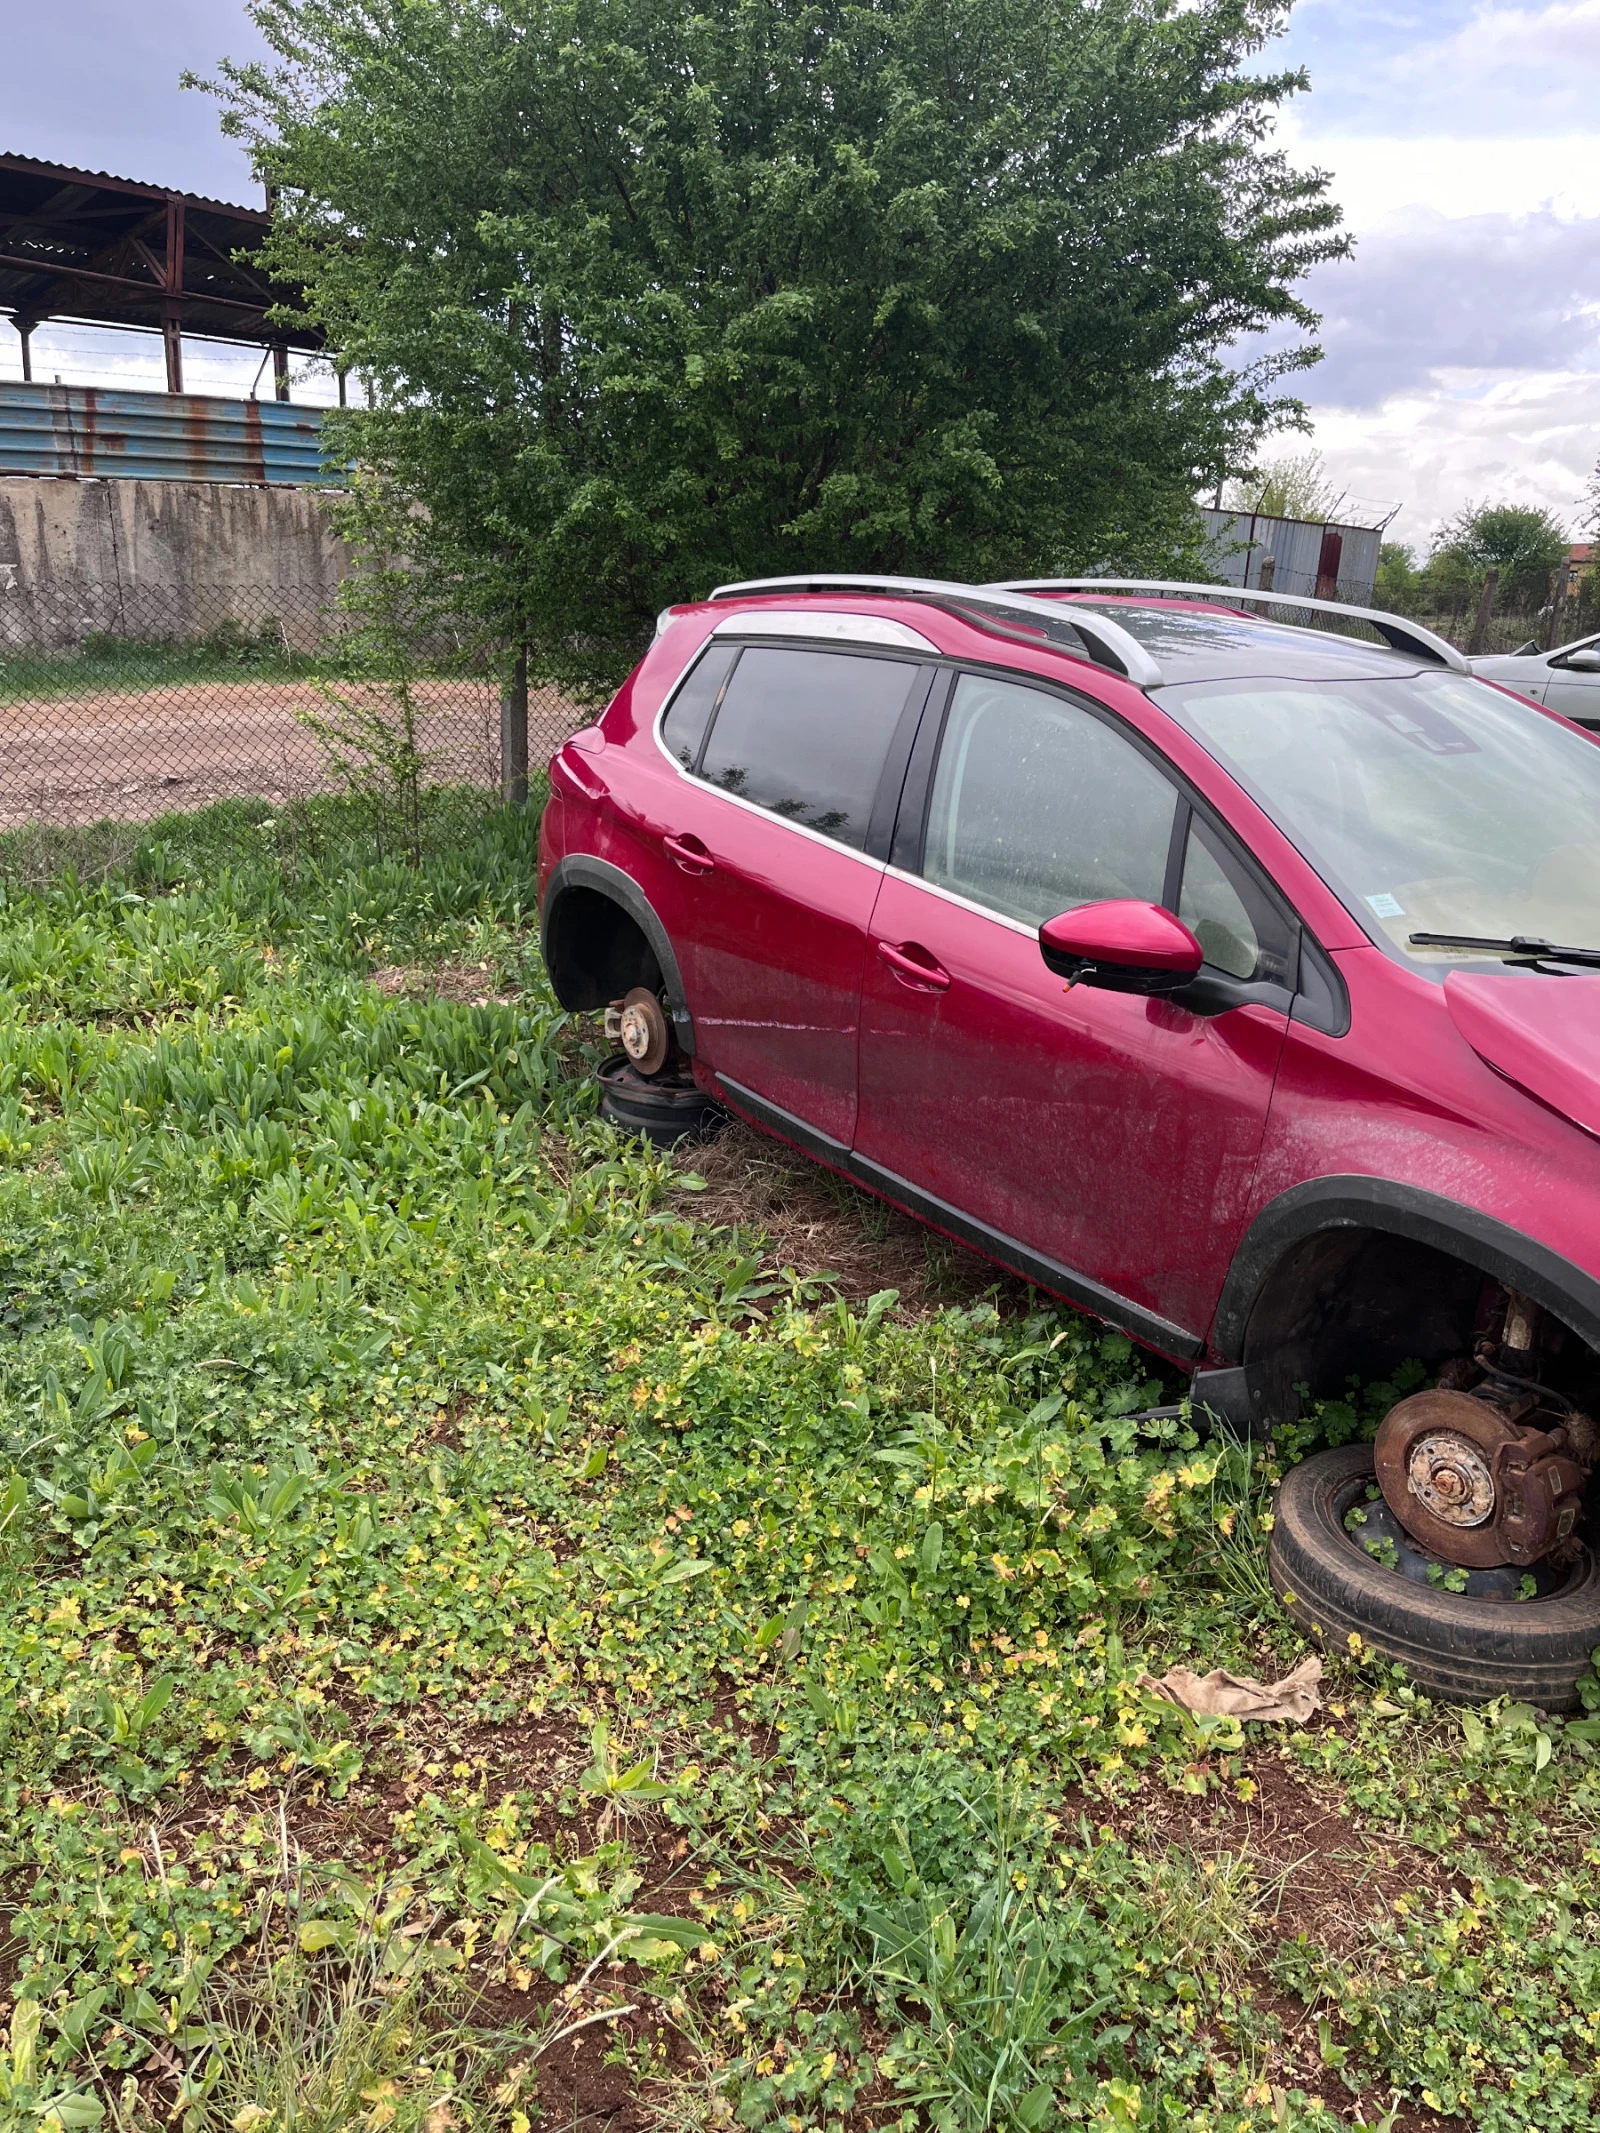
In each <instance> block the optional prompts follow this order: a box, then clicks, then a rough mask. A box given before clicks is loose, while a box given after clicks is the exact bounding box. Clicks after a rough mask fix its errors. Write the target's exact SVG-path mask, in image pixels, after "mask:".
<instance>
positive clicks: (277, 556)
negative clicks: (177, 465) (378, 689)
mask: <svg viewBox="0 0 1600 2133" xmlns="http://www.w3.org/2000/svg"><path fill="white" fill-rule="evenodd" d="M349 567H350V557H349V551H348V550H347V549H346V548H345V547H344V545H343V544H342V543H341V542H339V541H337V540H335V539H334V537H333V534H332V533H331V531H330V530H329V526H328V521H327V518H326V516H325V513H324V511H323V510H322V508H321V506H320V505H319V502H318V499H317V495H316V493H315V492H313V491H311V490H308V489H290V488H243V487H240V488H233V487H228V486H225V485H223V484H220V483H211V482H183V481H62V480H50V479H29V478H28V477H26V476H18V477H8V478H0V652H3V651H4V650H5V649H6V648H7V647H9V648H11V649H13V650H21V649H27V650H30V651H47V650H55V651H64V650H70V649H71V648H72V647H73V646H74V645H76V644H79V643H81V642H82V640H83V638H84V637H86V636H88V635H90V634H91V633H96V632H100V633H105V634H109V635H112V636H117V637H139V638H168V637H179V638H185V637H195V636H201V635H204V634H205V633H206V632H207V631H209V630H212V629H215V628H216V627H217V626H218V625H219V624H221V623H226V622H236V623H239V624H241V625H242V626H244V627H247V628H258V627H260V626H261V625H262V624H263V623H264V622H265V621H266V620H267V619H268V618H269V617H270V618H272V619H273V620H274V621H276V622H277V623H278V624H279V625H280V626H281V628H282V629H283V631H284V633H285V634H286V636H287V637H288V638H289V640H290V641H291V642H292V643H293V644H294V645H295V647H296V649H302V650H309V649H310V647H311V646H312V645H313V644H314V643H315V642H316V641H317V638H318V637H319V635H320V634H321V628H322V623H321V616H322V613H323V611H324V610H325V609H326V608H327V607H328V606H329V605H330V604H331V602H332V600H333V597H334V593H335V590H336V588H337V586H338V583H339V580H340V579H341V578H342V577H343V576H344V575H345V573H346V571H347V570H348V569H349Z"/></svg>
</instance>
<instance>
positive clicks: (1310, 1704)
mask: <svg viewBox="0 0 1600 2133" xmlns="http://www.w3.org/2000/svg"><path fill="white" fill-rule="evenodd" d="M1321 1679H1322V1661H1321V1660H1320V1659H1318V1658H1317V1657H1316V1656H1315V1655H1313V1656H1312V1657H1311V1658H1309V1659H1305V1660H1302V1661H1301V1663H1300V1665H1299V1666H1297V1667H1296V1668H1295V1670H1294V1672H1293V1673H1292V1674H1287V1675H1285V1676H1284V1678H1283V1680H1282V1681H1275V1682H1273V1683H1272V1685H1271V1686H1270V1687H1269V1686H1268V1684H1267V1683H1266V1682H1264V1681H1252V1680H1251V1679H1250V1677H1249V1675H1248V1674H1228V1673H1224V1672H1223V1670H1222V1668H1221V1667H1220V1666H1219V1667H1217V1668H1215V1669H1214V1671H1213V1672H1211V1673H1209V1674H1205V1675H1201V1674H1197V1673H1195V1672H1194V1671H1193V1670H1192V1668H1190V1667H1186V1666H1174V1667H1170V1668H1169V1669H1168V1670H1167V1672H1166V1673H1164V1674H1163V1675H1162V1677H1161V1679H1160V1680H1159V1681H1153V1680H1152V1679H1151V1678H1150V1676H1149V1675H1148V1674H1141V1675H1140V1676H1139V1686H1140V1688H1141V1689H1148V1690H1149V1691H1150V1693H1151V1695H1152V1696H1160V1697H1163V1698H1164V1699H1165V1700H1166V1701H1167V1702H1168V1703H1175V1704H1180V1705H1181V1706H1182V1707H1183V1709H1184V1710H1185V1711H1197V1712H1199V1713H1201V1715H1202V1716H1204V1717H1207V1718H1254V1719H1268V1720H1279V1721H1281V1720H1285V1719H1287V1720H1288V1721H1289V1723H1290V1724H1291V1725H1296V1726H1303V1725H1304V1724H1305V1722H1306V1720H1307V1719H1308V1718H1309V1717H1310V1716H1311V1714H1312V1712H1313V1711H1315V1710H1316V1709H1317V1708H1318V1707H1319V1705H1320V1704H1321V1702H1322V1699H1321V1697H1320V1696H1319V1695H1318V1694H1317V1683H1318V1682H1319V1681H1320V1680H1321Z"/></svg>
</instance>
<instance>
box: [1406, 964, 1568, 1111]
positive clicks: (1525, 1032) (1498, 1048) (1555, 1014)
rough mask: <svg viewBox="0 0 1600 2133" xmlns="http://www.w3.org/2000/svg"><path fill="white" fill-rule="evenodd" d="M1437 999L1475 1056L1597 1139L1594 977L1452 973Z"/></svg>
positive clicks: (1462, 971)
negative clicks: (1448, 1012)
mask: <svg viewBox="0 0 1600 2133" xmlns="http://www.w3.org/2000/svg"><path fill="white" fill-rule="evenodd" d="M1444 998H1445V1005H1446V1007H1447V1008H1448V1009H1449V1011H1450V1019H1451V1021H1452V1022H1453V1023H1454V1024H1455V1026H1456V1028H1457V1029H1458V1030H1459V1031H1460V1033H1461V1035H1462V1036H1463V1037H1465V1039H1466V1040H1467V1042H1468V1044H1470V1045H1471V1046H1472V1049H1473V1050H1474V1051H1475V1052H1476V1053H1477V1055H1478V1057H1479V1058H1480V1059H1482V1060H1485V1061H1486V1062H1487V1063H1488V1064H1489V1065H1490V1066H1492V1067H1493V1068H1494V1069H1495V1071H1496V1072H1497V1073H1500V1074H1504V1075H1505V1077H1506V1079H1507V1080H1508V1081H1514V1082H1515V1083H1516V1084H1517V1086H1518V1087H1519V1088H1522V1089H1526V1090H1527V1092H1528V1094H1529V1095H1530V1096H1537V1097H1538V1098H1539V1100H1540V1102H1541V1103H1546V1104H1549V1105H1550V1107H1551V1108H1552V1110H1556V1111H1560V1112H1561V1113H1562V1114H1563V1115H1564V1116H1565V1117H1567V1118H1570V1119H1571V1120H1573V1122H1574V1123H1575V1124H1576V1125H1580V1126H1582V1127H1583V1128H1584V1129H1585V1131H1586V1132H1589V1133H1593V1134H1595V1135H1596V1136H1597V1137H1600V976H1595V977H1576V976H1575V977H1561V978H1557V977H1512V976H1510V975H1509V974H1508V975H1507V976H1505V977H1503V978H1502V977H1489V976H1485V975H1482V974H1480V973H1475V972H1470V971H1465V970H1452V971H1451V973H1450V975H1449V976H1448V977H1447V978H1446V979H1445V981H1444Z"/></svg>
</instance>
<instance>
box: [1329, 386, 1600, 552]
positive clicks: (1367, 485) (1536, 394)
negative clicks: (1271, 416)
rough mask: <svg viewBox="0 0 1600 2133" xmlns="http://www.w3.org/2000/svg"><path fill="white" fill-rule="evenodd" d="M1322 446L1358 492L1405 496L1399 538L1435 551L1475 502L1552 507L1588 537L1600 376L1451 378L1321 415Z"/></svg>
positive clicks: (1342, 479) (1337, 473)
mask: <svg viewBox="0 0 1600 2133" xmlns="http://www.w3.org/2000/svg"><path fill="white" fill-rule="evenodd" d="M1312 412H1313V415H1314V417H1315V422H1316V443H1317V448H1318V449H1319V450H1320V451H1321V452H1322V453H1323V455H1324V457H1325V458H1326V460H1327V463H1328V467H1329V471H1330V472H1331V473H1332V474H1333V475H1334V477H1335V479H1336V480H1337V482H1338V484H1339V486H1340V487H1341V488H1345V489H1348V490H1349V492H1350V493H1351V495H1352V496H1354V497H1362V498H1381V499H1387V500H1389V501H1391V502H1395V501H1398V502H1400V503H1401V504H1402V509H1401V511H1400V513H1399V515H1398V516H1397V518H1396V519H1395V522H1394V528H1393V534H1392V538H1394V539H1396V540H1403V541H1409V542H1411V543H1412V544H1413V545H1414V546H1418V547H1426V545H1427V541H1428V537H1429V535H1430V534H1431V533H1432V532H1433V531H1434V530H1435V528H1436V527H1437V526H1438V525H1439V524H1440V523H1441V521H1442V520H1444V519H1446V518H1448V517H1450V516H1451V515H1452V514H1453V513H1454V512H1455V511H1457V510H1459V509H1460V507H1461V506H1462V505H1463V504H1464V503H1471V502H1476V501H1478V500H1480V499H1488V500H1490V501H1494V502H1498V501H1500V500H1501V499H1508V500H1510V501H1513V502H1516V503H1528V504H1541V505H1544V506H1545V507H1546V508H1547V509H1549V510H1551V511H1553V512H1554V513H1555V514H1556V516H1557V517H1558V518H1559V519H1561V520H1562V521H1563V522H1564V523H1565V524H1566V525H1567V526H1568V528H1569V529H1570V530H1571V531H1572V532H1573V534H1574V535H1575V536H1576V535H1577V534H1578V533H1580V532H1582V531H1583V530H1584V529H1583V528H1582V526H1581V524H1580V521H1581V518H1582V510H1581V499H1582V496H1583V492H1584V490H1585V488H1586V487H1587V485H1588V481H1589V476H1590V472H1591V470H1592V468H1593V466H1594V462H1595V453H1596V442H1597V439H1600V375H1597V374H1596V373H1594V372H1592V371H1541V372H1537V373H1530V374H1527V375H1523V376H1520V377H1514V378H1507V377H1504V376H1498V375H1486V374H1484V373H1481V372H1473V371H1455V370H1453V371H1448V372H1445V373H1444V374H1442V375H1441V376H1439V377H1438V378H1437V379H1435V380H1433V381H1432V382H1430V383H1429V384H1428V385H1427V386H1425V387H1422V388H1421V389H1418V390H1413V391H1408V392H1402V393H1395V394H1393V395H1391V396H1390V397H1389V398H1388V399H1386V400H1384V402H1383V403H1382V404H1381V406H1378V407H1376V408H1372V409H1350V408H1337V407H1335V408H1315V407H1314V408H1313V410H1312Z"/></svg>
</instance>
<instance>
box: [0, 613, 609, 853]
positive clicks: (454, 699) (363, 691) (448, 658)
mask: <svg viewBox="0 0 1600 2133" xmlns="http://www.w3.org/2000/svg"><path fill="white" fill-rule="evenodd" d="M343 620H344V618H342V617H341V616H340V615H339V614H338V612H337V611H336V610H335V609H333V608H332V607H331V606H330V602H329V598H328V592H327V588H326V587H325V586H318V587H314V588H312V587H297V586H293V585H249V584H244V585H240V584H228V585H195V584H185V585H183V586H182V587H180V588H171V587H165V586H151V587H144V588H141V587H139V586H137V585H135V586H132V587H129V586H126V585H121V584H107V583H104V582H101V581H94V582H83V581H73V580H71V579H67V578H56V579H52V581H51V582H50V583H49V584H48V585H47V586H44V587H37V588H30V587H27V586H24V585H17V584H13V585H11V586H10V587H5V586H3V585H0V831H4V830H8V829H15V828H18V827H21V826H23V825H25V824H32V823H48V824H57V825H62V826H67V825H75V824H84V823H89V822H95V821H101V820H106V819H112V820H119V821H127V822H140V821H147V820H149V819H150V818H151V817H153V816H156V815H160V814H165V813H168V812H171V811H173V810H177V809H184V810H188V809H193V808H198V807H203V806H205V805H207V804H208V803H210V802H212V801H214V800H220V799H246V798H248V799H262V800H266V801H269V802H270V803H272V804H273V805H274V806H283V805H286V804H288V803H291V802H293V801H296V800H303V799H307V798H310V797H311V796H312V795H314V794H317V793H324V792H332V791H339V790H341V789H344V788H346V787H348V785H349V784H350V783H351V780H352V775H356V776H360V775H361V774H362V773H363V770H364V769H365V770H367V771H370V773H371V779H372V781H373V785H379V784H381V781H382V777H383V776H384V775H392V774H393V771H394V768H395V764H396V762H397V761H399V760H401V758H402V757H406V761H407V764H408V767H409V772H410V775H411V776H412V777H413V778H414V780H415V781H416V782H418V783H420V784H421V785H423V786H425V787H428V788H433V787H439V786H450V787H458V788H462V789H463V790H470V791H475V792H479V793H482V794H483V795H484V797H485V799H486V800H487V799H488V798H489V797H490V796H492V795H497V794H498V793H499V792H500V790H501V780H502V677H501V676H500V675H499V674H497V673H494V672H491V671H488V670H487V669H486V668H485V667H484V666H483V665H482V664H481V663H479V664H478V665H476V666H475V665H474V664H473V662H472V661H471V659H470V658H469V657H468V656H467V653H466V649H465V645H464V643H451V642H449V641H439V640H437V639H436V640H435V641H434V642H432V643H430V644H428V645H427V646H424V647H419V648H417V649H416V651H415V654H414V656H413V658H412V659H411V660H409V661H408V663H407V670H406V686H405V695H404V700H402V699H401V697H400V696H399V694H398V693H397V692H396V690H395V689H394V687H393V686H392V684H389V683H386V682H385V681H382V680H374V679H372V678H371V677H370V675H368V676H367V677H365V678H363V677H362V675H361V673H360V671H359V669H358V668H356V667H353V666H352V665H351V664H350V663H349V662H347V661H346V660H345V659H344V658H343V656H342V647H341V636H342V627H341V625H342V623H343ZM587 715H589V714H586V713H584V712H583V711H581V710H580V709H578V708H576V707H575V706H573V705H571V704H569V703H567V702H566V701H564V700H563V699H562V697H561V696H559V695H558V694H557V693H556V692H555V691H552V690H537V689H535V690H532V691H530V692H529V696H528V759H529V761H530V763H531V764H532V765H533V766H534V767H535V768H536V769H537V767H538V766H539V765H540V764H542V763H543V761H544V760H545V758H546V757H547V756H548V755H549V754H550V752H551V751H552V750H553V749H554V748H555V747H556V745H557V744H558V743H559V742H560V740H561V739H562V738H563V737H564V736H565V735H566V734H568V733H570V732H571V731H572V730H573V729H574V727H576V726H578V725H581V724H582V723H583V720H584V718H585V716H587ZM357 729H362V730H364V731H365V732H366V733H367V737H368V738H367V751H368V758H369V760H368V761H367V762H366V763H365V764H363V763H362V762H360V761H358V760H355V759H354V758H353V757H352V752H351V748H350V746H349V745H343V746H341V745H338V744H337V735H338V734H340V733H342V734H343V735H344V736H345V737H346V740H347V741H348V736H349V735H350V734H351V733H352V732H354V731H356V730H357ZM386 736H387V737H388V739H389V740H392V741H393V742H394V747H393V748H391V749H390V752H389V759H388V761H387V763H385V762H384V761H383V760H381V758H383V756H384V751H385V746H386ZM396 749H397V750H398V751H399V753H398V754H397V753H396V752H395V751H396ZM408 750H409V751H410V755H409V757H407V756H406V751H408ZM356 754H357V756H359V754H360V747H359V745H358V747H357V750H356ZM369 789H370V788H369Z"/></svg>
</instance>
